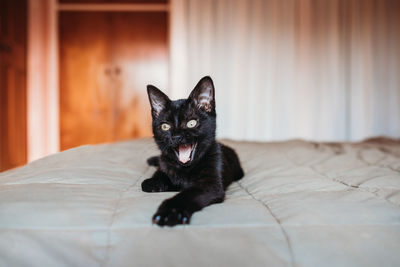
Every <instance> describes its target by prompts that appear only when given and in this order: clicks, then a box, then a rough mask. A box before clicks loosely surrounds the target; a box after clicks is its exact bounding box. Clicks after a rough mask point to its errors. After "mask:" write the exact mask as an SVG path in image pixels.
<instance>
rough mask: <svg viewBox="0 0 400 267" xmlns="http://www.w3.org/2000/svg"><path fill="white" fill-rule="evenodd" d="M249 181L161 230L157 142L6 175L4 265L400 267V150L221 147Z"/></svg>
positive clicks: (0, 212) (108, 148)
mask: <svg viewBox="0 0 400 267" xmlns="http://www.w3.org/2000/svg"><path fill="white" fill-rule="evenodd" d="M222 142H223V143H225V144H228V145H230V146H232V147H233V148H235V149H236V151H237V152H238V154H239V156H240V159H241V162H242V165H243V168H244V170H245V173H246V175H245V177H244V178H243V179H242V180H240V181H238V182H234V183H233V184H232V185H231V186H230V187H229V189H228V191H227V194H226V200H225V202H223V203H221V204H215V205H212V206H209V207H207V208H205V209H203V210H202V211H200V212H197V213H195V214H194V215H193V217H192V220H191V224H190V225H187V226H178V227H173V228H168V227H167V228H161V227H158V226H155V225H152V223H151V217H152V215H153V213H154V212H155V211H156V209H157V207H158V205H159V204H160V202H161V201H162V200H163V199H165V198H168V197H171V196H172V195H174V194H175V193H171V192H169V193H145V192H142V190H141V187H140V184H141V182H142V181H143V180H144V179H145V178H148V177H151V175H152V173H153V172H154V168H153V167H149V166H147V165H146V162H145V161H146V159H147V157H149V156H152V155H156V154H157V149H156V146H155V144H154V143H153V141H152V140H150V139H142V140H135V141H128V142H121V143H115V144H105V145H95V146H82V147H78V148H75V149H71V150H68V151H64V152H61V153H57V154H55V155H51V156H49V157H46V158H43V159H41V160H38V161H35V162H32V163H30V164H28V165H26V166H24V167H21V168H18V169H15V170H11V171H7V172H3V173H1V174H0V266H85V267H87V266H140V267H142V266H174V267H179V266H182V267H187V266H191V267H196V266H218V267H224V266H229V267H231V266H240V267H242V266H400V141H399V140H391V139H385V138H376V139H371V140H367V141H364V142H361V143H313V142H305V141H301V140H294V141H287V142H276V143H253V142H232V141H222Z"/></svg>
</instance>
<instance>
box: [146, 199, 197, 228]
mask: <svg viewBox="0 0 400 267" xmlns="http://www.w3.org/2000/svg"><path fill="white" fill-rule="evenodd" d="M191 216H192V214H191V213H190V212H188V211H187V210H186V209H185V208H183V207H182V206H181V205H179V203H175V201H173V200H169V199H168V200H165V201H164V202H163V203H162V204H161V205H160V207H159V208H158V210H157V212H156V214H154V216H153V223H155V224H158V225H160V226H164V225H167V226H174V225H177V224H188V223H189V222H190V217H191Z"/></svg>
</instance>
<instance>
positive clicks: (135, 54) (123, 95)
mask: <svg viewBox="0 0 400 267" xmlns="http://www.w3.org/2000/svg"><path fill="white" fill-rule="evenodd" d="M62 2H73V1H62ZM161 2H162V1H161ZM59 73H60V94H59V95H60V148H61V150H64V149H68V148H71V147H74V146H78V145H83V144H95V143H103V142H111V141H117V140H125V139H129V138H137V137H144V136H151V116H150V106H149V103H148V98H147V93H146V85H147V84H148V83H154V84H156V85H158V86H160V87H161V88H166V87H167V83H168V47H167V12H163V11H160V12H86V11H84V12H82V11H79V12H75V11H65V12H64V11H61V12H59Z"/></svg>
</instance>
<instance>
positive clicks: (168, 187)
mask: <svg viewBox="0 0 400 267" xmlns="http://www.w3.org/2000/svg"><path fill="white" fill-rule="evenodd" d="M142 190H143V191H144V192H165V191H178V190H179V189H178V187H177V186H175V185H173V184H172V183H171V181H170V180H169V178H168V176H167V175H166V174H165V173H163V172H162V171H156V172H155V173H154V174H153V177H151V178H149V179H146V180H144V181H143V182H142Z"/></svg>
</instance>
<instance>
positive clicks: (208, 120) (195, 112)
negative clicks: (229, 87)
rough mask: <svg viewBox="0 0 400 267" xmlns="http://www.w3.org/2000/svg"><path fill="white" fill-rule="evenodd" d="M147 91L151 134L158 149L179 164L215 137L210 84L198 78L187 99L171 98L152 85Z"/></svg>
mask: <svg viewBox="0 0 400 267" xmlns="http://www.w3.org/2000/svg"><path fill="white" fill-rule="evenodd" d="M147 93H148V95H149V100H150V105H151V115H152V117H153V134H154V140H155V141H156V143H157V145H158V147H159V148H160V150H161V153H162V154H163V155H164V156H166V157H168V158H169V159H170V160H171V161H173V162H176V163H177V164H179V165H181V166H189V165H191V164H192V163H194V162H196V161H197V160H199V159H200V158H201V157H202V156H203V155H204V153H205V152H207V150H208V148H209V147H210V145H211V144H212V143H213V142H214V141H215V128H216V123H215V121H216V113H215V97H214V84H213V81H212V79H211V78H210V77H208V76H206V77H204V78H202V79H201V80H200V81H199V82H198V83H197V85H196V87H195V88H194V89H193V91H192V92H191V93H190V96H189V97H188V98H187V99H179V100H176V101H171V100H170V99H169V98H168V96H166V95H165V94H164V93H163V92H161V91H160V90H159V89H157V88H156V87H155V86H152V85H148V86H147Z"/></svg>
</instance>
